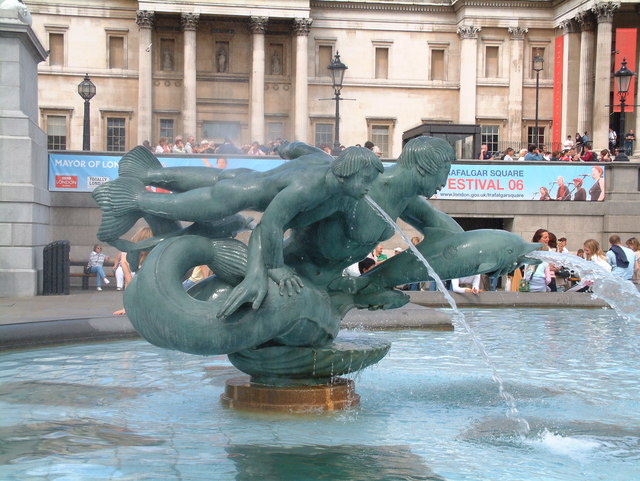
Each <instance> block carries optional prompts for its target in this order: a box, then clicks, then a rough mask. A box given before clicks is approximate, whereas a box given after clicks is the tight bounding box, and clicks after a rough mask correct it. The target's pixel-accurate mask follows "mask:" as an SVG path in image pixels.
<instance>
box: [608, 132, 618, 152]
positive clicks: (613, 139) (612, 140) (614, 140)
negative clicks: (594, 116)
mask: <svg viewBox="0 0 640 481" xmlns="http://www.w3.org/2000/svg"><path fill="white" fill-rule="evenodd" d="M617 145H618V134H617V133H616V131H615V130H613V129H612V128H611V127H609V151H611V152H613V149H615V148H616V146H617Z"/></svg>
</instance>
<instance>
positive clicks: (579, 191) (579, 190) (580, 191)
mask: <svg viewBox="0 0 640 481" xmlns="http://www.w3.org/2000/svg"><path fill="white" fill-rule="evenodd" d="M582 183H583V180H582V179H581V178H580V177H577V178H575V179H573V185H575V186H576V191H575V193H574V194H573V200H578V201H581V200H587V191H586V190H584V187H582Z"/></svg>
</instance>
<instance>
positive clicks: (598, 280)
mask: <svg viewBox="0 0 640 481" xmlns="http://www.w3.org/2000/svg"><path fill="white" fill-rule="evenodd" d="M527 257H531V258H534V259H540V260H542V261H545V262H551V263H552V264H555V265H558V266H564V267H567V268H570V269H573V270H574V271H576V272H578V273H579V274H580V278H581V279H582V281H588V282H590V283H591V290H592V291H593V295H594V296H595V297H598V298H600V299H602V300H603V301H605V302H606V303H607V304H609V305H610V306H611V307H612V308H613V309H615V311H616V312H617V313H618V315H619V316H620V317H622V318H624V319H627V320H629V321H640V292H638V289H637V288H636V286H635V285H634V284H633V283H632V282H631V281H627V280H625V279H622V278H620V277H618V276H615V275H613V274H612V273H611V272H607V271H606V270H604V269H603V268H602V267H600V266H599V265H598V264H596V263H595V262H591V261H587V260H585V259H582V258H581V257H578V256H574V255H567V254H560V253H559V252H548V251H534V252H530V253H529V254H527Z"/></svg>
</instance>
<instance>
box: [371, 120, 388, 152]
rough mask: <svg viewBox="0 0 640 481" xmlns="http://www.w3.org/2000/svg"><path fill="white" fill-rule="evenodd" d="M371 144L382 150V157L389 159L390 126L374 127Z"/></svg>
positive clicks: (372, 127) (372, 128)
mask: <svg viewBox="0 0 640 481" xmlns="http://www.w3.org/2000/svg"><path fill="white" fill-rule="evenodd" d="M371 142H373V144H374V145H375V146H377V147H378V148H379V149H380V155H381V156H382V157H389V126H388V125H372V126H371Z"/></svg>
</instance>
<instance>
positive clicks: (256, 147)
mask: <svg viewBox="0 0 640 481" xmlns="http://www.w3.org/2000/svg"><path fill="white" fill-rule="evenodd" d="M247 155H266V154H265V153H264V152H263V151H262V149H260V143H259V142H258V141H254V142H253V143H252V144H251V147H249V150H248V151H247Z"/></svg>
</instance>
